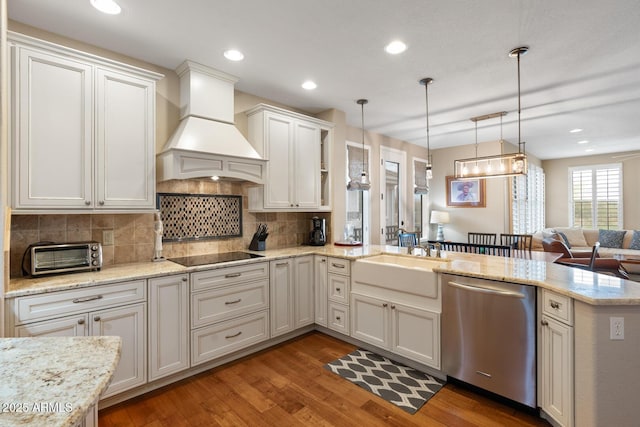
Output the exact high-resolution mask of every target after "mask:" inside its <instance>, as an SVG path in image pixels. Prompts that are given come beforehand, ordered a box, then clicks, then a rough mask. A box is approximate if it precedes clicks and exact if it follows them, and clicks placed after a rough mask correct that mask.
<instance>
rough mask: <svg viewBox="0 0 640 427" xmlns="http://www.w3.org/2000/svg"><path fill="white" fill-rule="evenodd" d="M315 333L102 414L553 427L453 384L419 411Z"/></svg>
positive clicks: (115, 417)
mask: <svg viewBox="0 0 640 427" xmlns="http://www.w3.org/2000/svg"><path fill="white" fill-rule="evenodd" d="M355 349H356V347H354V346H353V345H351V344H347V343H345V342H343V341H340V340H337V339H335V338H333V337H330V336H327V335H324V334H322V333H319V332H312V333H309V334H307V335H304V336H302V337H300V338H297V339H295V340H292V341H288V342H286V343H284V344H281V345H279V346H277V347H273V348H270V349H268V350H265V351H262V352H260V353H257V354H254V355H252V356H249V357H246V358H244V359H241V360H238V361H236V362H233V363H231V364H228V365H225V366H222V367H219V368H215V369H212V370H210V371H207V372H205V373H202V374H199V375H196V376H194V377H191V378H188V379H185V380H183V381H180V382H178V383H175V384H172V385H170V386H167V387H165V388H162V389H159V390H156V391H153V392H150V393H148V394H145V395H143V396H140V397H137V398H135V399H132V400H129V401H127V402H125V403H121V404H119V405H116V406H112V407H110V408H107V409H104V410H102V411H100V413H99V417H100V418H99V423H100V427H112V426H146V427H160V426H171V427H174V426H308V425H321V426H367V427H368V426H403V427H406V426H448V427H451V426H548V425H549V424H548V423H546V422H545V421H544V420H542V419H540V418H538V417H537V416H535V415H532V414H529V413H526V412H522V411H518V410H516V409H514V408H512V407H509V406H506V405H504V404H502V403H498V402H496V401H494V400H491V399H488V398H487V397H484V396H481V395H479V394H476V393H473V392H471V391H469V390H467V389H465V388H461V387H459V386H455V385H451V384H447V385H446V386H445V387H444V388H443V389H442V390H440V391H439V392H438V393H437V394H436V395H435V396H434V397H433V398H431V399H430V400H429V401H428V402H427V403H426V404H425V405H424V406H423V407H422V408H421V409H420V410H419V411H418V412H417V413H416V414H414V415H410V414H408V413H406V412H404V411H403V410H402V409H400V408H398V407H396V406H395V405H393V404H391V403H388V402H386V401H384V400H383V399H381V398H379V397H377V396H375V395H373V394H371V393H369V392H367V391H366V390H364V389H362V388H360V387H358V386H356V385H354V384H352V383H350V382H349V381H347V380H344V379H342V378H340V377H339V376H338V375H335V374H333V373H331V372H329V371H328V370H326V369H324V368H323V366H324V365H325V364H326V363H327V362H330V361H332V360H335V359H337V358H340V357H342V356H344V355H345V354H348V353H350V352H352V351H353V350H355Z"/></svg>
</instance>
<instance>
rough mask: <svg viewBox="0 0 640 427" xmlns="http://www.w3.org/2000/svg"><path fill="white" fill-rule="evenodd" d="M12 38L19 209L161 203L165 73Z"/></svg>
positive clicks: (14, 201) (127, 206)
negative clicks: (159, 92) (159, 90)
mask: <svg viewBox="0 0 640 427" xmlns="http://www.w3.org/2000/svg"><path fill="white" fill-rule="evenodd" d="M9 42H10V46H11V73H12V78H11V83H12V84H11V90H12V100H13V101H12V109H11V112H12V113H11V114H12V116H11V141H12V143H11V152H12V163H11V165H12V205H13V208H14V210H15V211H17V212H27V211H30V210H33V211H38V212H42V211H43V210H45V211H52V212H59V211H71V212H73V211H77V210H83V211H86V210H89V211H91V210H98V211H100V210H104V209H107V210H112V211H113V210H124V211H131V210H135V211H145V210H152V209H154V208H155V194H154V193H155V81H156V80H158V79H159V78H161V77H162V76H161V75H159V74H156V73H152V72H148V71H145V70H141V69H138V68H135V67H130V66H127V65H124V64H120V63H117V62H114V61H110V60H106V59H101V58H98V57H96V56H93V55H87V54H83V53H82V52H79V51H76V50H73V49H68V48H65V47H63V46H59V45H55V44H52V43H49V42H44V41H41V40H37V39H34V38H31V37H27V36H24V35H21V34H17V33H12V32H10V33H9Z"/></svg>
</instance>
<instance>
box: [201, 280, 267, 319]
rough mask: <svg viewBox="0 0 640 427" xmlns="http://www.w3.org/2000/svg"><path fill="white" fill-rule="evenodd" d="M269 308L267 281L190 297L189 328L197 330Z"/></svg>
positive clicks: (239, 285) (210, 291) (229, 287)
mask: <svg viewBox="0 0 640 427" xmlns="http://www.w3.org/2000/svg"><path fill="white" fill-rule="evenodd" d="M268 307H269V280H268V279H264V280H259V281H256V282H250V283H244V284H238V285H234V286H228V287H223V288H220V289H212V290H209V291H204V292H198V293H195V294H192V295H191V327H192V328H197V327H200V326H205V325H208V324H210V323H213V322H217V321H220V320H226V319H229V318H231V317H234V316H239V315H242V314H247V313H250V312H253V311H258V310H264V309H265V308H268Z"/></svg>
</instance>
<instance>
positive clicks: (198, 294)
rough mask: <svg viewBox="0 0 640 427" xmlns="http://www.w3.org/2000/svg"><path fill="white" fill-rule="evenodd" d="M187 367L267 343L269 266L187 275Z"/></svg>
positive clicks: (248, 266)
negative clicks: (188, 338)
mask: <svg viewBox="0 0 640 427" xmlns="http://www.w3.org/2000/svg"><path fill="white" fill-rule="evenodd" d="M190 287H191V297H190V298H191V322H190V328H191V334H190V336H191V366H196V365H199V364H202V363H205V362H208V361H211V360H214V359H216V358H218V357H221V356H224V355H227V354H229V353H233V352H234V351H238V350H241V349H243V348H245V347H248V346H250V345H253V344H257V343H259V342H261V341H265V340H267V339H269V300H270V298H269V264H268V263H266V262H263V263H254V264H247V265H241V266H234V267H224V268H218V269H213V270H204V271H198V272H195V273H191V280H190Z"/></svg>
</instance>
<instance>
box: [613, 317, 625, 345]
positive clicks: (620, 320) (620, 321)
mask: <svg viewBox="0 0 640 427" xmlns="http://www.w3.org/2000/svg"><path fill="white" fill-rule="evenodd" d="M609 338H610V339H612V340H623V339H624V317H610V318H609Z"/></svg>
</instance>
